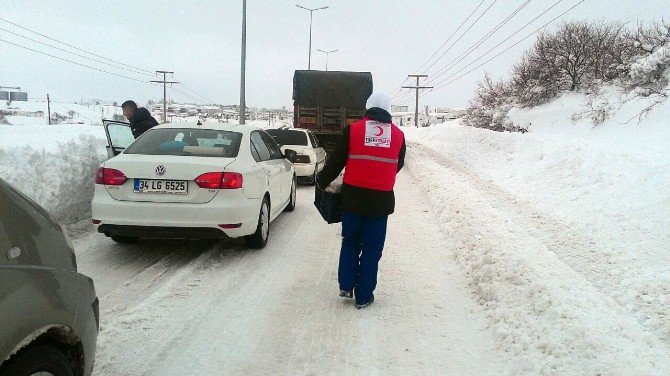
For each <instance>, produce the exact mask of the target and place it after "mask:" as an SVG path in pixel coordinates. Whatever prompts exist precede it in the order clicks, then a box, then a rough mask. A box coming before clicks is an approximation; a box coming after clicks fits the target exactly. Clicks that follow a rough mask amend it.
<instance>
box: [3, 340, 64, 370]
mask: <svg viewBox="0 0 670 376" xmlns="http://www.w3.org/2000/svg"><path fill="white" fill-rule="evenodd" d="M10 375H11V376H32V375H51V376H72V375H74V372H73V371H72V367H71V366H70V363H69V362H68V360H67V358H66V357H65V354H63V353H62V352H61V351H59V350H58V349H57V348H55V347H53V346H48V345H37V346H29V347H27V348H25V349H23V350H22V351H20V352H18V353H17V354H16V355H14V356H13V357H12V358H10V359H9V360H8V361H7V363H6V364H5V365H3V366H2V368H0V376H10Z"/></svg>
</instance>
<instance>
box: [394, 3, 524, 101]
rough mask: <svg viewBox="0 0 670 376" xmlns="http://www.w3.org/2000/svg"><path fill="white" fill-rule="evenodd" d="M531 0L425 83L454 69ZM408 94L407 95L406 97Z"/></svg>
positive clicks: (433, 80)
mask: <svg viewBox="0 0 670 376" xmlns="http://www.w3.org/2000/svg"><path fill="white" fill-rule="evenodd" d="M530 2H531V0H525V1H524V2H523V3H522V4H521V5H519V6H518V7H517V8H516V9H515V10H513V11H512V13H510V14H509V15H507V17H505V18H504V19H503V20H502V21H500V22H499V23H498V24H497V25H495V26H494V27H493V28H492V29H491V30H489V32H487V33H486V34H485V35H484V36H483V37H481V38H479V40H478V41H477V42H475V44H474V45H472V46H471V47H470V48H468V49H466V51H465V52H463V53H462V54H460V55H459V56H458V57H457V58H455V59H453V60H451V61H450V62H449V63H447V64H446V65H444V66H443V67H442V68H440V69H438V70H437V72H435V75H434V76H433V77H431V78H430V79H429V80H428V81H426V82H425V84H430V83H433V82H435V81H436V80H437V79H438V78H439V77H441V76H443V75H444V74H445V73H447V72H448V71H449V70H450V69H452V68H453V67H454V66H456V65H457V64H458V63H459V62H461V61H462V60H463V59H464V58H466V57H467V56H469V55H470V54H472V53H473V52H474V51H475V50H477V48H479V47H480V46H481V45H482V44H484V42H486V41H487V40H489V39H490V38H491V37H492V36H493V35H495V33H496V32H497V31H498V30H500V29H501V28H502V27H503V26H505V25H506V24H507V23H508V22H509V21H510V20H512V18H514V16H516V15H517V14H519V12H521V10H523V8H525V7H526V6H527V5H528V4H530ZM406 96H407V95H405V97H406ZM402 99H405V98H404V97H401V98H400V100H402Z"/></svg>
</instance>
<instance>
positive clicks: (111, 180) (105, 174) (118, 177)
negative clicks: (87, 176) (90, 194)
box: [95, 167, 128, 185]
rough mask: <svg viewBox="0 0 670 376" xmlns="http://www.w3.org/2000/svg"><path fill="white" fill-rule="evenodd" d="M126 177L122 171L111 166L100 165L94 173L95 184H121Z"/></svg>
mask: <svg viewBox="0 0 670 376" xmlns="http://www.w3.org/2000/svg"><path fill="white" fill-rule="evenodd" d="M126 180H128V178H127V177H126V175H124V174H123V172H121V171H119V170H115V169H113V168H104V167H100V168H99V169H98V172H97V173H96V174H95V184H104V185H123V183H125V182H126Z"/></svg>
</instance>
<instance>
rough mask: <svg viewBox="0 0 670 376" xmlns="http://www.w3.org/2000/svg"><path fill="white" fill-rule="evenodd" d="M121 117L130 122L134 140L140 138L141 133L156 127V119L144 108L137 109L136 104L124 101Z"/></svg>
mask: <svg viewBox="0 0 670 376" xmlns="http://www.w3.org/2000/svg"><path fill="white" fill-rule="evenodd" d="M121 108H122V109H123V116H125V117H126V118H127V119H128V121H129V122H130V129H131V130H132V132H133V136H134V137H135V138H138V137H140V135H142V133H144V132H146V131H147V130H149V129H151V128H153V127H155V126H156V125H158V122H157V121H156V119H154V117H153V116H151V114H150V113H149V110H147V109H146V108H144V107H140V108H137V103H135V102H133V101H125V102H123V104H122V105H121Z"/></svg>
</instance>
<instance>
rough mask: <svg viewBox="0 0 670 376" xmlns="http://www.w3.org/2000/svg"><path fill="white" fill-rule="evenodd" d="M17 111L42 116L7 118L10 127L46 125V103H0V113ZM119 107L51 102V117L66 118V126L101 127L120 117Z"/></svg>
mask: <svg viewBox="0 0 670 376" xmlns="http://www.w3.org/2000/svg"><path fill="white" fill-rule="evenodd" d="M3 110H19V111H25V112H30V113H37V112H38V111H41V112H42V116H39V117H32V116H7V121H8V122H9V123H10V124H12V125H47V124H48V120H47V118H48V115H47V113H48V112H47V102H46V101H45V100H44V101H37V100H31V101H29V102H16V101H14V102H12V103H11V105H9V106H8V105H7V102H5V101H0V111H3ZM122 114H123V112H122V110H121V107H118V106H109V105H83V104H76V103H65V102H53V101H52V102H51V116H52V117H53V118H56V117H57V116H58V115H60V116H63V117H67V120H63V121H62V122H63V123H66V124H85V125H102V119H110V120H111V119H113V117H114V115H122Z"/></svg>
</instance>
